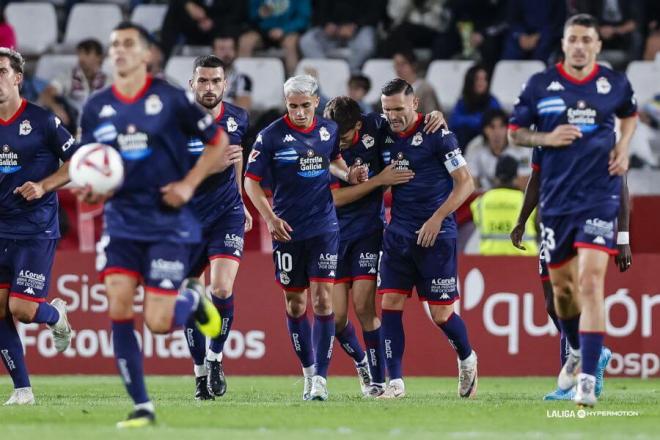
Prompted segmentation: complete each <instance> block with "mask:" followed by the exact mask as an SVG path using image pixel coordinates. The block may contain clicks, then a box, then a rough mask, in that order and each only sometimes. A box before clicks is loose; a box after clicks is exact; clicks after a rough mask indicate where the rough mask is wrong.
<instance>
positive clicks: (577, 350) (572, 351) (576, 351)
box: [568, 345, 582, 358]
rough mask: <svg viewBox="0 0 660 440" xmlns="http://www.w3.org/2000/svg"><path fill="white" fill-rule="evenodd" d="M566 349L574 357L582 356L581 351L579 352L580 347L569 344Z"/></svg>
mask: <svg viewBox="0 0 660 440" xmlns="http://www.w3.org/2000/svg"><path fill="white" fill-rule="evenodd" d="M568 351H569V352H570V353H571V354H572V355H573V356H574V357H577V358H579V357H582V353H581V352H580V349H579V348H578V349H575V348H573V347H571V346H570V345H569V346H568Z"/></svg>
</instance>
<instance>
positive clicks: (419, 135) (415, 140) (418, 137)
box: [410, 132, 424, 147]
mask: <svg viewBox="0 0 660 440" xmlns="http://www.w3.org/2000/svg"><path fill="white" fill-rule="evenodd" d="M423 140H424V138H423V137H422V133H420V132H417V134H415V137H413V140H412V142H411V143H410V145H412V146H413V147H417V146H418V145H421V144H422V141H423Z"/></svg>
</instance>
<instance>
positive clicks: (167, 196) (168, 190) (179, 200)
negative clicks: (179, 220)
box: [160, 180, 195, 208]
mask: <svg viewBox="0 0 660 440" xmlns="http://www.w3.org/2000/svg"><path fill="white" fill-rule="evenodd" d="M160 192H161V193H162V194H163V202H165V204H166V205H168V206H171V207H172V208H180V207H182V206H183V205H185V204H186V203H188V201H189V200H190V199H191V198H192V196H193V194H194V193H195V188H194V187H193V186H192V185H190V184H189V183H187V182H185V181H183V180H180V181H178V182H172V183H168V184H167V185H165V186H164V187H162V188H161V189H160Z"/></svg>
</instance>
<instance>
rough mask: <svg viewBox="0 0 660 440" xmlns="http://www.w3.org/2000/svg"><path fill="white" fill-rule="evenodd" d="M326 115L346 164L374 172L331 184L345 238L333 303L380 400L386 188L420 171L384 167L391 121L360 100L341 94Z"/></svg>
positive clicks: (365, 388)
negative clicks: (379, 289)
mask: <svg viewBox="0 0 660 440" xmlns="http://www.w3.org/2000/svg"><path fill="white" fill-rule="evenodd" d="M324 116H325V117H326V118H327V119H332V120H333V121H335V122H336V123H337V126H338V129H339V133H340V136H339V139H340V142H339V147H340V151H341V155H342V158H343V159H344V161H346V164H347V165H349V166H351V165H357V166H359V165H364V166H365V167H367V170H368V172H369V180H367V181H366V182H363V183H360V184H359V185H350V184H348V183H346V182H343V181H341V180H339V179H337V178H333V183H332V185H331V188H332V197H333V199H334V203H335V207H336V208H337V218H338V220H339V236H340V241H339V255H338V259H337V273H336V278H335V285H334V288H333V298H332V305H333V311H334V313H335V337H336V338H337V340H338V341H339V344H340V346H341V347H342V348H343V349H344V351H345V352H346V354H348V355H349V356H350V357H351V358H352V359H353V360H354V361H355V366H356V369H357V372H358V378H359V379H360V386H361V388H362V394H363V395H364V396H368V397H377V396H379V395H381V394H382V393H383V391H384V387H385V362H384V357H383V352H382V344H381V335H380V319H378V316H377V315H376V305H375V295H376V273H377V270H378V256H379V254H380V248H381V244H382V239H383V227H384V223H385V212H384V207H383V190H384V189H385V188H386V187H388V186H390V185H398V184H401V183H406V182H408V181H410V179H412V177H413V175H414V173H413V172H412V171H410V170H396V169H395V168H394V165H389V166H387V167H384V166H383V163H382V154H381V148H382V141H383V140H384V136H383V128H384V127H383V126H384V125H385V120H384V119H383V117H382V116H381V115H380V114H377V113H370V114H367V115H364V114H361V113H360V107H359V105H358V104H357V102H355V101H354V100H352V99H351V98H349V97H346V96H339V97H337V98H334V99H332V100H331V101H330V102H328V104H327V105H326V107H325V111H324ZM425 122H426V124H425V128H424V130H425V131H427V132H429V133H432V132H435V131H437V129H439V128H440V126H441V125H442V124H444V118H443V116H442V113H440V112H437V111H436V112H432V113H430V114H428V115H427V116H426V121H425ZM349 291H351V292H352V299H353V307H354V309H355V314H356V315H357V318H358V320H359V321H360V326H361V328H362V336H363V338H364V342H365V345H366V354H365V350H363V349H362V347H361V346H360V343H359V341H358V339H357V336H356V333H355V328H354V327H353V324H351V322H350V321H349V320H348V293H349Z"/></svg>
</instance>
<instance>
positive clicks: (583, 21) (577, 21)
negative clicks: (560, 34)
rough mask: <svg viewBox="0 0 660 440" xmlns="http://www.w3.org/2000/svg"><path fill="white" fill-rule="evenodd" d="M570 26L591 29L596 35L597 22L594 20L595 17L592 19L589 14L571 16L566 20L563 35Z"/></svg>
mask: <svg viewBox="0 0 660 440" xmlns="http://www.w3.org/2000/svg"><path fill="white" fill-rule="evenodd" d="M571 26H582V27H586V28H592V29H594V30H595V31H596V33H598V20H596V17H594V16H593V15H589V14H577V15H573V16H572V17H570V18H569V19H568V20H566V23H564V33H565V32H566V30H567V29H568V28H569V27H571Z"/></svg>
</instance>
